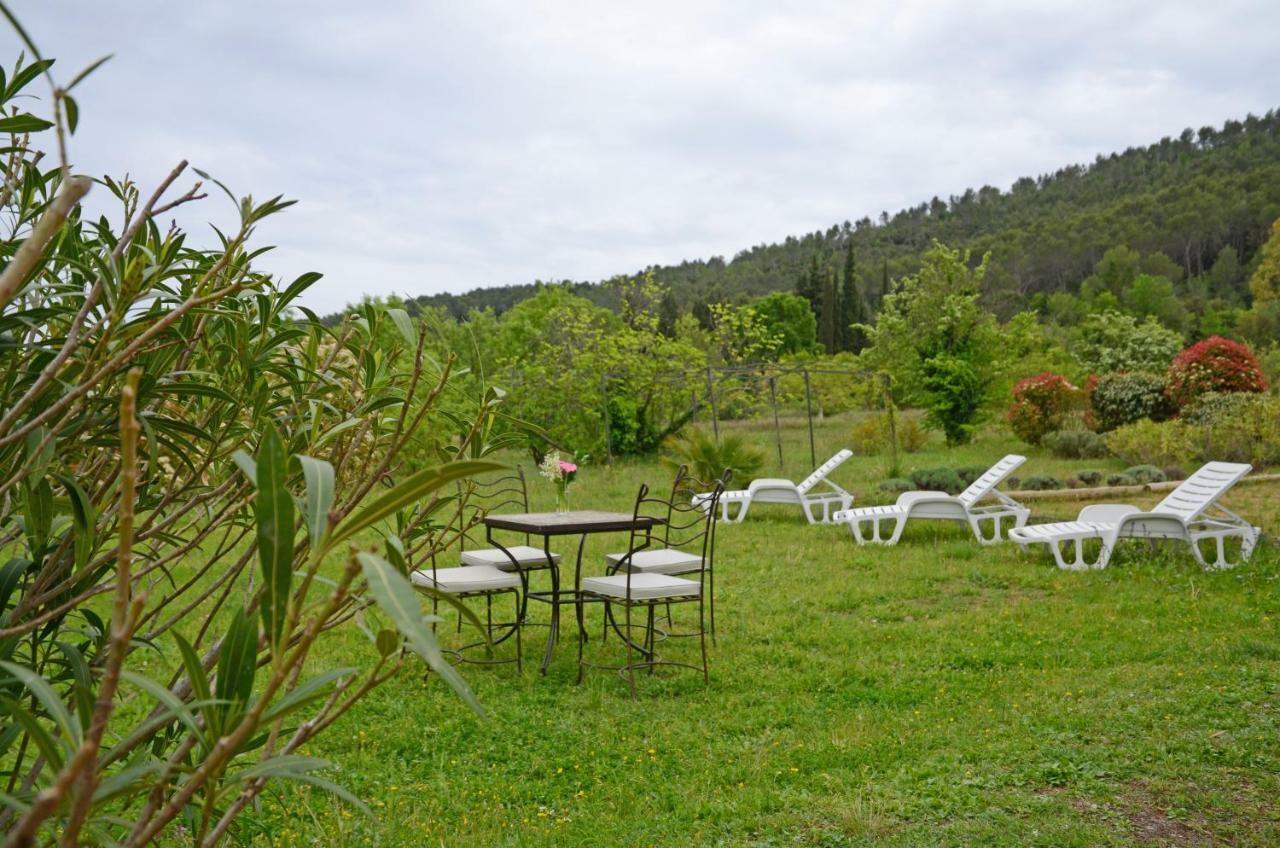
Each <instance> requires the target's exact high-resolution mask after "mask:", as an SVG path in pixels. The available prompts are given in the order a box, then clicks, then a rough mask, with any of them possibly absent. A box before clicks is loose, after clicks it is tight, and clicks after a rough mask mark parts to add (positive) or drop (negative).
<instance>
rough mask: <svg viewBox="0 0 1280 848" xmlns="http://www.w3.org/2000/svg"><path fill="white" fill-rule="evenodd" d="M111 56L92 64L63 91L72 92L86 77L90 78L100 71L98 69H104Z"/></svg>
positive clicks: (73, 78) (108, 55) (94, 61)
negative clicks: (92, 74) (103, 66)
mask: <svg viewBox="0 0 1280 848" xmlns="http://www.w3.org/2000/svg"><path fill="white" fill-rule="evenodd" d="M111 55H112V54H110V53H108V54H107V55H105V56H103V57H101V58H98V59H95V60H93V61H92V62H90V63H89V67H87V68H85V69H84V70H83V71H81V72H80V73H78V74H76V75H75V76H74V77H72V78H71V82H69V83H67V84H66V85H65V86H63V91H70V90H71V89H73V88H75V87H76V86H77V85H79V84H80V83H82V82H84V79H85V77H87V76H89V74H91V73H93V72H94V71H96V70H98V68H100V67H102V65H103V63H104V62H106V61H107V60H109V59H110V58H111Z"/></svg>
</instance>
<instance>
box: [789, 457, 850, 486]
mask: <svg viewBox="0 0 1280 848" xmlns="http://www.w3.org/2000/svg"><path fill="white" fill-rule="evenodd" d="M851 456H853V451H851V450H848V449H847V448H846V449H845V450H842V451H840V452H839V453H837V454H836V455H835V456H833V457H831V458H830V459H828V460H827V461H826V462H824V463H822V464H821V465H819V466H818V470H817V471H815V472H813V473H812V474H810V475H809V476H808V477H806V478H804V479H803V480H801V481H800V485H799V486H796V490H797V491H799V492H800V494H802V495H804V494H808V492H809V490H810V489H812V488H813V487H814V486H816V485H818V484H819V483H821V482H822V481H823V480H825V479H826V478H827V475H828V474H830V473H831V472H832V471H835V470H836V468H837V467H839V465H840V463H842V462H844V461H845V460H846V459H848V458H849V457H851Z"/></svg>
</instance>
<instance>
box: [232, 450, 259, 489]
mask: <svg viewBox="0 0 1280 848" xmlns="http://www.w3.org/2000/svg"><path fill="white" fill-rule="evenodd" d="M231 461H232V462H234V463H235V464H236V467H237V468H239V469H240V470H241V471H242V472H244V476H246V477H248V478H249V479H250V480H251V481H253V482H254V483H255V484H256V483H257V481H258V463H257V462H255V461H254V459H253V457H251V456H249V454H247V453H245V452H244V451H242V450H238V451H236V452H235V453H233V454H231Z"/></svg>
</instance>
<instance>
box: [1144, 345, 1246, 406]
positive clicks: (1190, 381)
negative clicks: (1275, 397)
mask: <svg viewBox="0 0 1280 848" xmlns="http://www.w3.org/2000/svg"><path fill="white" fill-rule="evenodd" d="M1266 390H1267V378H1266V377H1265V376H1264V375H1263V373H1262V366H1260V365H1259V364H1258V358H1257V357H1256V356H1254V355H1253V351H1251V350H1250V349H1249V348H1248V347H1247V346H1245V345H1242V344H1240V343H1239V342H1233V341H1231V340H1229V339H1224V338H1222V337H1221V336H1211V337H1210V338H1207V339H1205V340H1204V341H1202V342H1196V343H1195V344H1193V345H1192V346H1191V347H1189V348H1187V349H1186V350H1184V351H1183V352H1182V353H1180V354H1178V355H1177V356H1176V357H1175V358H1174V360H1173V364H1172V365H1170V366H1169V374H1168V377H1167V378H1166V381H1165V392H1166V393H1167V394H1168V396H1169V399H1170V400H1172V401H1173V402H1174V403H1176V404H1177V405H1178V407H1179V408H1182V407H1185V406H1187V405H1188V404H1190V403H1191V402H1192V401H1194V400H1196V399H1197V398H1198V397H1200V396H1201V395H1203V394H1207V393H1208V392H1265V391H1266Z"/></svg>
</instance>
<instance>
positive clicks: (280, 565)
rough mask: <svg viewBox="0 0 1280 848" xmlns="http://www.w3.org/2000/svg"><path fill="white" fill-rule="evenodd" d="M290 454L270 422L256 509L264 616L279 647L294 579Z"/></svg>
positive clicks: (261, 459) (260, 463) (260, 450)
mask: <svg viewBox="0 0 1280 848" xmlns="http://www.w3.org/2000/svg"><path fill="white" fill-rule="evenodd" d="M287 462H288V455H287V454H286V453H285V448H284V443H283V442H281V440H280V434H279V432H277V431H276V428H275V427H273V426H270V425H268V427H267V429H266V432H265V433H263V435H262V444H261V445H259V447H258V475H257V486H258V497H257V498H256V499H255V500H254V502H253V513H254V517H255V519H256V520H257V524H258V562H259V564H260V565H261V567H262V620H263V624H264V626H265V627H266V630H267V636H268V638H269V639H270V640H271V646H272V650H273V651H275V650H278V649H279V646H280V640H281V637H282V636H283V635H284V620H285V615H286V614H287V612H288V609H289V586H290V584H291V583H292V581H293V511H294V506H293V497H292V496H291V495H290V494H289V490H288V489H287V488H285V485H284V479H285V470H286V468H287Z"/></svg>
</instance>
